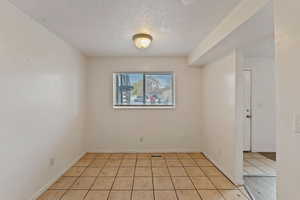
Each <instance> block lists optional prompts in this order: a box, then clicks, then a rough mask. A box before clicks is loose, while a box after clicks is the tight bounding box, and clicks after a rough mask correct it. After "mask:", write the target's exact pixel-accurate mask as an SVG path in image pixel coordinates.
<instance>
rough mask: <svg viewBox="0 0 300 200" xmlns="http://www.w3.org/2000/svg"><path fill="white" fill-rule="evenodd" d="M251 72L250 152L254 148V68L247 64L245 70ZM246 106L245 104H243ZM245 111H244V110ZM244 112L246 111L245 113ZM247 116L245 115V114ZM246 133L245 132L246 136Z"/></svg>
mask: <svg viewBox="0 0 300 200" xmlns="http://www.w3.org/2000/svg"><path fill="white" fill-rule="evenodd" d="M245 71H248V72H250V115H251V118H250V150H249V151H250V152H252V150H253V146H252V145H253V70H252V68H251V67H250V66H247V67H245V68H244V69H243V72H245ZM243 106H244V105H243ZM243 112H244V111H243ZM243 114H244V113H243ZM243 117H245V116H243ZM244 134H245V133H243V136H244ZM243 151H244V146H243Z"/></svg>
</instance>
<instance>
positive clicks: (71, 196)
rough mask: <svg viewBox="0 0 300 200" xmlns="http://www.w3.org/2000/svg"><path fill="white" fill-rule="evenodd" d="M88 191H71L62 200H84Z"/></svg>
mask: <svg viewBox="0 0 300 200" xmlns="http://www.w3.org/2000/svg"><path fill="white" fill-rule="evenodd" d="M87 193H88V190H69V191H67V192H66V193H65V195H64V196H63V197H62V199H61V200H83V199H84V197H85V195H86V194H87Z"/></svg>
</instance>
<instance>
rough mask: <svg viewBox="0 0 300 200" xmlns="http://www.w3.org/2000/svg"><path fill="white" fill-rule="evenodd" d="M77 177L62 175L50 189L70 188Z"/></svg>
mask: <svg viewBox="0 0 300 200" xmlns="http://www.w3.org/2000/svg"><path fill="white" fill-rule="evenodd" d="M76 179H77V177H61V178H60V179H58V181H56V182H55V183H54V184H53V185H52V186H51V187H50V189H69V188H70V187H71V186H72V185H73V183H74V182H75V181H76Z"/></svg>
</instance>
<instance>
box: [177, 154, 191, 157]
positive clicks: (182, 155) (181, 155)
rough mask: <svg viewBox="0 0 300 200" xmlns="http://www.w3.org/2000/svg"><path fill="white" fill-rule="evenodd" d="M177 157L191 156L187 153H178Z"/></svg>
mask: <svg viewBox="0 0 300 200" xmlns="http://www.w3.org/2000/svg"><path fill="white" fill-rule="evenodd" d="M177 158H191V157H190V155H189V154H187V153H177Z"/></svg>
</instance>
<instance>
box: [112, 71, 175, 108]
mask: <svg viewBox="0 0 300 200" xmlns="http://www.w3.org/2000/svg"><path fill="white" fill-rule="evenodd" d="M113 77H114V106H115V107H122V106H127V107H128V106H132V107H134V106H136V107H138V106H143V107H147V106H148V107H151V106H153V107H155V106H157V107H159V106H160V107H172V106H174V105H175V102H174V76H173V73H153V72H133V73H132V72H121V73H114V74H113Z"/></svg>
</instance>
